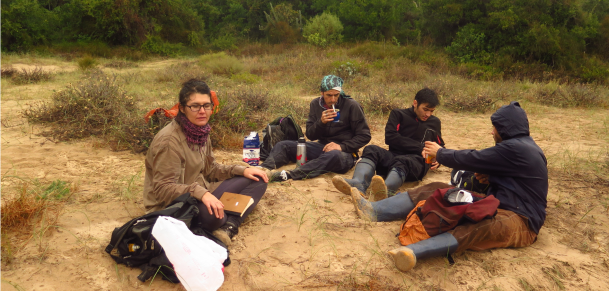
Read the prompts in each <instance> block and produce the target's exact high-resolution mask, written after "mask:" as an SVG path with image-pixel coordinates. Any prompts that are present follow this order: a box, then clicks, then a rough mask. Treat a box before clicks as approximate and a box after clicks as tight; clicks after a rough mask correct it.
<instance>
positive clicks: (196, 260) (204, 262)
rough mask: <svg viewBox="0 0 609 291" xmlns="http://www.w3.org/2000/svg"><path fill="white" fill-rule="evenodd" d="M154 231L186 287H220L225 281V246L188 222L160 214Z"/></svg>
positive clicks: (214, 288)
mask: <svg viewBox="0 0 609 291" xmlns="http://www.w3.org/2000/svg"><path fill="white" fill-rule="evenodd" d="M152 235H153V236H154V237H155V238H156V239H157V241H158V242H159V243H160V244H161V246H162V247H163V249H164V250H165V254H166V255H167V258H168V259H169V261H170V262H171V264H173V270H174V271H175V272H176V274H177V275H178V278H179V279H180V282H182V285H184V288H186V290H189V291H190V290H197V291H198V290H205V291H207V290H214V291H215V290H218V288H220V286H222V283H224V273H223V271H224V266H223V265H222V263H223V262H224V260H226V258H227V257H228V253H227V251H226V249H225V248H223V247H221V246H219V245H218V244H216V243H215V242H213V241H211V240H210V239H208V238H206V237H203V236H197V235H195V234H193V233H192V232H191V231H190V230H189V229H188V227H186V224H184V222H182V221H179V220H177V219H175V218H173V217H168V216H160V217H159V218H158V219H157V221H156V223H155V224H154V227H153V228H152Z"/></svg>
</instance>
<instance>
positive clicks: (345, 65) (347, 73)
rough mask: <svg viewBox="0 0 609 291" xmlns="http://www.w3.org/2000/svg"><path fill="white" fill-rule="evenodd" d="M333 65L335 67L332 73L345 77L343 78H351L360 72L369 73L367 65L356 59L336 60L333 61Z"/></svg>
mask: <svg viewBox="0 0 609 291" xmlns="http://www.w3.org/2000/svg"><path fill="white" fill-rule="evenodd" d="M332 67H334V69H333V70H332V74H334V75H337V76H339V77H341V78H343V80H348V79H351V78H353V77H355V76H356V75H359V74H364V75H366V74H367V73H368V69H367V67H366V66H365V65H363V64H361V63H359V62H356V61H346V62H341V61H336V62H333V63H332Z"/></svg>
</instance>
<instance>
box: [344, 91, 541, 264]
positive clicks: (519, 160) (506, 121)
mask: <svg viewBox="0 0 609 291" xmlns="http://www.w3.org/2000/svg"><path fill="white" fill-rule="evenodd" d="M491 122H492V125H493V128H492V131H491V134H492V136H493V139H494V140H495V146H492V147H490V148H486V149H483V150H452V149H445V148H442V147H440V146H439V145H438V144H437V143H434V142H425V148H424V149H423V153H422V154H423V155H424V154H428V155H432V156H435V157H436V160H437V161H438V162H439V163H440V164H442V165H445V166H448V167H451V168H454V169H459V170H465V171H472V172H474V173H475V176H476V178H477V179H478V180H479V181H480V182H481V183H488V184H489V188H488V191H487V193H486V194H487V195H493V196H495V198H497V199H498V200H499V202H500V204H499V207H498V209H497V214H496V215H495V216H494V217H493V218H489V219H484V220H482V221H480V222H478V223H464V224H461V225H458V226H457V227H455V228H454V229H452V230H450V231H448V232H445V233H442V234H439V235H437V236H434V237H431V238H429V239H426V240H422V241H419V242H417V243H414V244H410V245H407V246H403V247H400V248H397V249H394V250H391V251H390V252H389V254H390V255H391V256H392V258H393V260H394V263H395V265H396V267H397V268H398V269H400V270H402V271H408V270H410V269H412V268H413V267H414V266H415V265H416V262H417V261H418V260H420V259H424V258H428V257H432V256H446V255H448V254H452V253H455V252H462V251H464V250H468V249H469V250H476V251H481V250H486V249H492V248H505V247H526V246H529V245H531V244H533V243H534V242H535V241H536V240H537V235H538V234H539V230H540V229H541V227H542V225H543V223H544V221H545V218H546V205H547V195H548V168H547V160H546V157H545V155H544V153H543V151H542V150H541V148H540V147H539V146H538V145H537V144H536V143H535V141H534V140H533V138H531V136H530V133H529V121H528V118H527V115H526V113H525V111H524V110H523V109H522V108H521V107H520V104H519V103H518V102H514V101H513V102H511V103H510V104H509V105H505V106H502V107H501V108H499V109H498V110H497V111H496V112H495V113H494V114H493V115H492V116H491ZM449 187H452V186H451V185H448V184H444V183H431V184H428V185H425V186H422V187H419V188H416V189H414V190H411V191H409V192H405V193H400V195H396V196H394V197H391V198H388V199H385V200H382V201H379V202H375V203H370V202H367V201H365V200H363V199H361V197H358V196H355V195H354V194H352V195H351V196H352V197H353V200H354V203H355V204H356V207H358V210H359V211H360V213H362V214H363V215H366V214H371V213H377V214H381V216H380V218H381V219H394V220H395V219H396V218H397V215H396V214H397V210H396V209H398V208H399V209H400V210H401V213H402V214H403V216H402V217H401V218H402V219H404V218H405V217H406V215H407V214H408V213H409V212H410V210H412V209H413V208H414V205H416V204H417V203H418V202H419V201H421V200H426V199H427V198H428V197H429V196H431V194H432V193H433V192H434V191H435V190H436V189H442V188H449ZM352 192H355V191H352ZM395 198H398V199H395ZM389 204H390V205H389ZM392 215H393V216H392ZM377 217H378V215H377Z"/></svg>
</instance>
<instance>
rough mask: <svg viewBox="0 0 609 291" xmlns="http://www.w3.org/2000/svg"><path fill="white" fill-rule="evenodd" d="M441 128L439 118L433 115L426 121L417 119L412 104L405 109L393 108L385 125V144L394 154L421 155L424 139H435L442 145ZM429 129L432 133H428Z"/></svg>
mask: <svg viewBox="0 0 609 291" xmlns="http://www.w3.org/2000/svg"><path fill="white" fill-rule="evenodd" d="M441 128H442V124H441V122H440V119H439V118H437V117H435V116H433V115H432V116H430V117H429V118H428V119H427V120H426V121H421V120H419V118H418V117H417V114H416V113H415V112H414V106H412V107H410V108H407V109H393V110H392V111H391V113H389V119H388V120H387V125H386V126H385V144H387V145H388V146H389V151H390V152H392V153H393V154H395V155H417V156H421V152H422V151H423V147H424V146H425V143H423V141H425V140H427V141H435V142H437V143H438V144H439V145H440V146H441V147H444V140H442V131H441ZM429 130H433V132H434V134H430V133H428V131H429Z"/></svg>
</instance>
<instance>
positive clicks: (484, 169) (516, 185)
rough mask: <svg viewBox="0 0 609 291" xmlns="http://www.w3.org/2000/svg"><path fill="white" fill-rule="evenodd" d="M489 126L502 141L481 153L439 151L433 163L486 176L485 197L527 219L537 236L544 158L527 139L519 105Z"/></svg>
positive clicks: (544, 191) (542, 218) (545, 189)
mask: <svg viewBox="0 0 609 291" xmlns="http://www.w3.org/2000/svg"><path fill="white" fill-rule="evenodd" d="M491 122H492V123H493V125H494V126H495V128H496V129H497V132H498V133H499V135H500V136H501V138H502V139H503V141H501V142H500V143H497V144H496V145H495V146H493V147H490V148H487V149H483V150H480V151H476V150H460V151H456V150H449V149H440V150H439V151H438V153H437V157H436V159H437V161H438V162H439V163H440V164H443V165H445V166H448V167H452V168H456V169H459V170H467V171H473V172H476V173H481V174H488V175H489V182H490V187H489V190H488V193H487V194H492V195H494V196H495V197H496V198H497V199H499V201H500V202H501V204H500V205H499V208H501V209H505V210H510V211H513V212H515V213H518V214H520V215H523V216H526V217H527V218H528V220H529V227H530V228H531V230H533V231H534V232H535V233H539V230H540V229H541V226H542V225H543V223H544V221H545V219H546V205H547V200H546V198H547V195H548V168H547V160H546V157H545V155H544V154H543V151H542V150H541V148H540V147H539V146H537V144H536V143H535V141H533V139H532V138H531V137H530V136H529V121H528V119H527V116H526V113H525V112H524V110H523V109H522V108H520V104H518V102H512V103H510V105H506V106H503V107H501V108H499V110H497V112H495V113H494V114H493V115H492V116H491Z"/></svg>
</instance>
